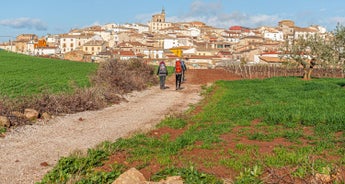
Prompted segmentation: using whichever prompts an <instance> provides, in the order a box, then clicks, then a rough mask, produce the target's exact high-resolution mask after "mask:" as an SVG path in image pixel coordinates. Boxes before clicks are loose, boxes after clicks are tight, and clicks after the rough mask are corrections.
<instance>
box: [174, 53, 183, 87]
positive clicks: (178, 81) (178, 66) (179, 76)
mask: <svg viewBox="0 0 345 184" xmlns="http://www.w3.org/2000/svg"><path fill="white" fill-rule="evenodd" d="M182 70H183V69H182V64H181V61H180V59H176V62H175V76H176V90H178V89H181V80H182Z"/></svg>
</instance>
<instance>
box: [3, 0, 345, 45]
mask: <svg viewBox="0 0 345 184" xmlns="http://www.w3.org/2000/svg"><path fill="white" fill-rule="evenodd" d="M163 7H164V9H165V12H166V16H167V18H166V20H167V21H168V22H184V21H202V22H204V23H206V24H207V25H210V26H215V27H219V28H229V27H230V26H233V25H241V26H246V27H252V28H253V27H258V26H272V27H275V26H277V23H278V22H279V21H280V20H283V19H290V20H293V21H295V24H296V25H297V26H300V27H307V26H309V25H320V26H323V27H326V28H327V30H328V31H332V30H334V29H335V27H336V25H337V23H340V24H342V25H345V8H344V7H345V1H344V0H285V1H281V0H213V1H212V0H30V1H28V0H10V1H3V2H1V5H0V42H3V41H8V40H9V39H14V38H15V37H16V36H17V35H19V34H23V33H32V34H36V35H38V36H43V35H46V34H59V33H66V32H68V31H69V30H70V29H73V28H83V27H87V26H91V25H103V24H106V23H117V24H122V23H143V24H146V23H147V22H148V21H149V20H150V19H151V16H152V15H153V14H156V13H160V12H161V10H162V8H163Z"/></svg>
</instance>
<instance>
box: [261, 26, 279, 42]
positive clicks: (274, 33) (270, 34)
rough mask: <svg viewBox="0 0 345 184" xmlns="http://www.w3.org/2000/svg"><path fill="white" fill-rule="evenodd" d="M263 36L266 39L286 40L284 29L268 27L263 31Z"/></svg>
mask: <svg viewBox="0 0 345 184" xmlns="http://www.w3.org/2000/svg"><path fill="white" fill-rule="evenodd" d="M263 36H264V38H265V39H270V40H274V41H284V33H283V32H282V31H278V30H277V29H267V30H265V31H263Z"/></svg>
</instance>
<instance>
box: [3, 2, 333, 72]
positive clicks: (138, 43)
mask: <svg viewBox="0 0 345 184" xmlns="http://www.w3.org/2000/svg"><path fill="white" fill-rule="evenodd" d="M165 17H166V14H165V10H164V9H162V11H161V13H159V14H155V15H152V19H151V21H149V22H148V24H147V25H144V24H135V23H128V24H122V25H118V24H113V23H111V24H105V25H102V26H92V27H87V28H83V29H73V30H70V31H69V32H68V33H64V34H57V35H46V36H43V37H41V38H39V37H38V36H37V35H35V34H21V35H18V36H17V37H16V39H15V40H13V41H9V42H6V43H1V44H0V49H4V50H8V51H13V52H18V53H23V54H28V55H35V56H42V57H55V58H61V59H67V60H73V61H81V62H102V61H104V60H107V59H109V58H110V59H119V60H129V59H132V58H139V59H143V61H145V62H147V63H152V64H156V63H158V62H159V61H161V60H165V61H166V62H167V63H168V64H172V61H173V60H174V59H175V58H176V55H175V54H174V53H173V52H172V51H181V52H182V53H183V54H182V57H183V58H184V59H185V60H186V63H187V65H189V67H191V68H215V67H217V66H224V65H227V64H229V63H240V62H241V63H250V64H258V63H260V64H281V63H282V62H283V61H282V60H281V59H280V58H279V54H278V53H279V50H280V48H281V46H282V44H284V43H285V42H286V41H289V40H293V39H296V38H299V37H301V36H302V37H305V36H307V35H315V34H318V35H321V36H325V37H326V36H327V35H328V34H329V33H328V32H327V31H326V29H325V28H323V27H321V26H316V25H315V26H310V27H306V28H302V27H298V26H296V25H295V23H294V22H293V21H292V20H282V21H280V22H278V23H277V27H265V26H263V27H258V28H247V27H243V26H231V27H229V28H228V29H223V28H222V29H221V28H215V27H211V26H208V25H206V24H205V23H202V22H198V21H194V22H178V23H172V22H166V20H165Z"/></svg>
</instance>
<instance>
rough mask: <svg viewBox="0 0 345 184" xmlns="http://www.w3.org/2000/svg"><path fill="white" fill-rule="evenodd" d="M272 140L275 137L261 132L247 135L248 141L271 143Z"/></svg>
mask: <svg viewBox="0 0 345 184" xmlns="http://www.w3.org/2000/svg"><path fill="white" fill-rule="evenodd" d="M274 138H276V135H274V134H269V133H267V134H266V133H263V132H253V133H249V135H248V139H249V140H258V141H272V140H273V139H274Z"/></svg>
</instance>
